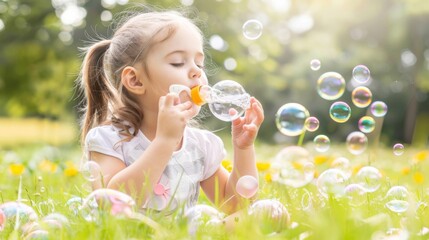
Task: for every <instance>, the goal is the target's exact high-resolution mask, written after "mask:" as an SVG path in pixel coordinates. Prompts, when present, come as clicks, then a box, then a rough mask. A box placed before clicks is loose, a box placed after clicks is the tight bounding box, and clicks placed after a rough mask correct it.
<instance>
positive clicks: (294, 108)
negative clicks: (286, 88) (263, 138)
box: [276, 103, 310, 136]
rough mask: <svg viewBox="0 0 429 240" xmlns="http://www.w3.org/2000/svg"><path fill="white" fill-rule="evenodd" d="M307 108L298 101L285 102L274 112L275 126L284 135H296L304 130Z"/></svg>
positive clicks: (307, 115) (307, 113)
mask: <svg viewBox="0 0 429 240" xmlns="http://www.w3.org/2000/svg"><path fill="white" fill-rule="evenodd" d="M309 115H310V113H309V112H308V110H307V109H306V108H305V107H304V106H302V105H301V104H298V103H286V104H285V105H283V106H281V107H280V108H279V110H278V111H277V114H276V126H277V128H278V129H279V131H280V132H281V133H283V134H284V135H286V136H298V135H300V134H301V133H303V132H304V131H305V120H306V119H307V118H308V117H309Z"/></svg>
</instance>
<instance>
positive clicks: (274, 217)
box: [248, 199, 290, 235]
mask: <svg viewBox="0 0 429 240" xmlns="http://www.w3.org/2000/svg"><path fill="white" fill-rule="evenodd" d="M248 214H249V216H250V217H251V218H252V219H254V220H256V221H257V222H258V226H259V229H260V230H261V232H262V234H264V235H268V234H274V233H280V232H281V231H282V230H284V229H286V228H287V226H288V224H289V223H290V215H289V212H288V210H287V209H286V207H285V206H284V205H283V204H282V203H281V202H280V201H278V200H276V199H261V200H257V201H255V202H254V203H253V204H252V205H251V206H250V207H249V209H248Z"/></svg>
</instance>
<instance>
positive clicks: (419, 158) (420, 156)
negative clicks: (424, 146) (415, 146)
mask: <svg viewBox="0 0 429 240" xmlns="http://www.w3.org/2000/svg"><path fill="white" fill-rule="evenodd" d="M428 157H429V151H428V150H423V151H420V152H418V153H416V154H415V155H414V157H413V160H414V162H415V163H419V162H423V161H424V160H426V159H428Z"/></svg>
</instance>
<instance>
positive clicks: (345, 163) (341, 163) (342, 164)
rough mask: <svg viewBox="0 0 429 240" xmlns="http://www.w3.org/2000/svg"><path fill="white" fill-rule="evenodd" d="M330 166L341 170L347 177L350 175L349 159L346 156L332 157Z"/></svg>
mask: <svg viewBox="0 0 429 240" xmlns="http://www.w3.org/2000/svg"><path fill="white" fill-rule="evenodd" d="M331 167H332V168H336V169H339V170H341V171H343V173H344V174H345V175H346V176H347V178H350V176H351V175H352V171H351V167H350V160H349V159H348V158H345V157H339V158H336V159H334V161H332V163H331Z"/></svg>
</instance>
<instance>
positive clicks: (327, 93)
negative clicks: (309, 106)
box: [317, 72, 346, 100]
mask: <svg viewBox="0 0 429 240" xmlns="http://www.w3.org/2000/svg"><path fill="white" fill-rule="evenodd" d="M345 88H346V81H345V80H344V78H343V76H341V75H340V74H339V73H336V72H326V73H324V74H322V75H321V76H320V77H319V79H318V80H317V92H318V93H319V95H320V97H322V98H323V99H326V100H335V99H338V98H339V97H341V96H342V95H343V93H344V90H345Z"/></svg>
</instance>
